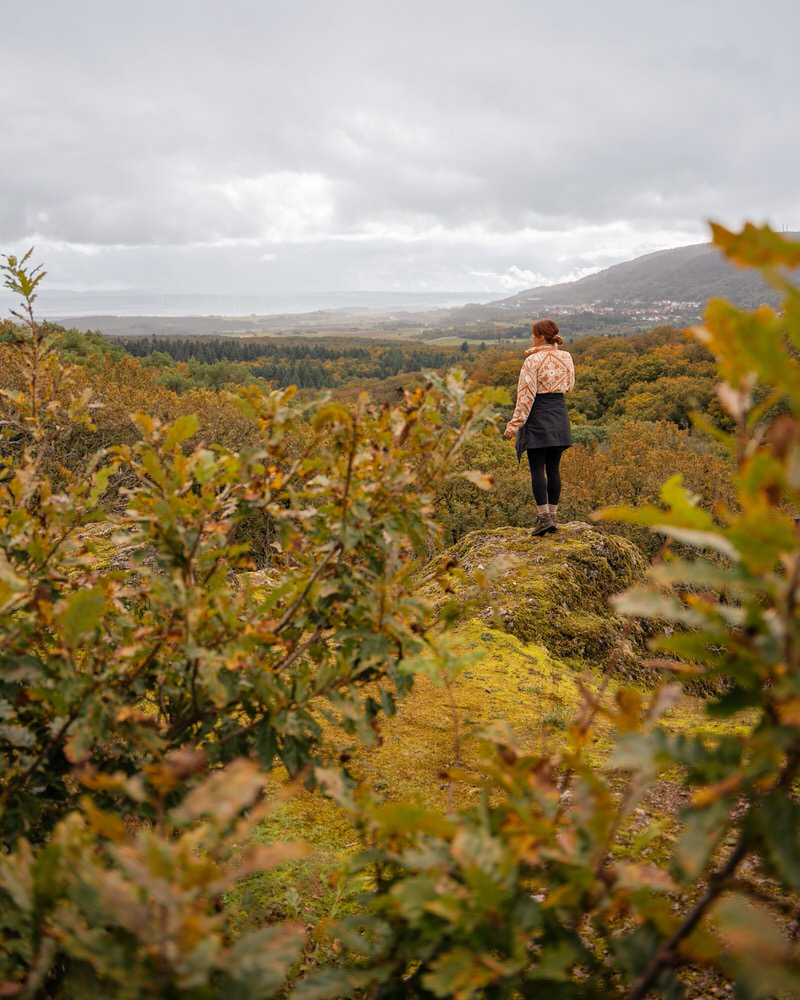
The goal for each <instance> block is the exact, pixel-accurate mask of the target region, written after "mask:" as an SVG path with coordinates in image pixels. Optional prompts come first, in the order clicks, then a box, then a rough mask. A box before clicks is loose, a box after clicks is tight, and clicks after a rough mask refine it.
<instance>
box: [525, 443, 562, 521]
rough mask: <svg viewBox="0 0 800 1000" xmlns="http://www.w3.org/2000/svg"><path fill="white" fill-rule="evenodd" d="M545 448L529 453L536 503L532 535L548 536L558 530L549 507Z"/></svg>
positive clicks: (534, 449) (535, 449)
mask: <svg viewBox="0 0 800 1000" xmlns="http://www.w3.org/2000/svg"><path fill="white" fill-rule="evenodd" d="M546 450H547V449H545V448H533V449H530V450H529V451H528V465H529V466H530V468H531V489H532V490H533V499H534V500H535V501H536V524H535V525H534V528H533V531H532V532H531V534H533V535H534V536H537V535H546V534H548V533H549V532H551V531H555V530H556V526H555V524H553V519H552V518H551V517H550V513H549V509H548V506H547V480H546V479H545V452H546Z"/></svg>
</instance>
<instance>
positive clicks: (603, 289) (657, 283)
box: [449, 233, 800, 336]
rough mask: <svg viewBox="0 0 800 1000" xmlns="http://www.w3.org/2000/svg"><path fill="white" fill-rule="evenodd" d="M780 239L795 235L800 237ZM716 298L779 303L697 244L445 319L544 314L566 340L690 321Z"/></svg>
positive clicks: (747, 273) (753, 276)
mask: <svg viewBox="0 0 800 1000" xmlns="http://www.w3.org/2000/svg"><path fill="white" fill-rule="evenodd" d="M787 235H788V236H789V237H791V238H794V239H798V238H800V233H788V234H787ZM797 275H798V277H800V269H798V272H797ZM715 297H722V298H726V299H729V300H730V301H731V302H735V303H736V304H737V305H740V306H742V307H745V308H753V307H755V306H758V305H760V304H761V303H762V302H767V303H770V304H772V305H775V304H776V303H777V301H778V295H777V293H776V292H775V291H774V290H773V289H771V288H770V287H769V286H767V285H765V284H764V282H763V281H762V280H761V277H760V275H759V274H757V273H756V272H754V271H752V270H750V269H747V268H737V267H734V266H733V265H731V264H729V263H728V261H727V260H726V259H725V258H724V257H723V256H722V254H721V253H720V252H719V251H718V250H717V248H716V247H715V246H713V245H712V244H710V243H697V244H694V245H692V246H687V247H676V248H674V249H672V250H659V251H657V252H655V253H649V254H645V256H643V257H637V258H636V259H635V260H631V261H626V262H625V263H623V264H615V265H614V266H613V267H609V268H606V269H605V270H603V271H598V272H597V273H596V274H591V275H589V276H587V277H585V278H581V279H580V280H578V281H570V282H565V283H563V284H560V285H549V286H543V287H539V288H530V289H527V290H526V291H524V292H519V293H518V294H516V295H512V296H511V297H509V298H506V299H500V300H498V301H496V302H490V303H487V304H486V305H480V306H479V305H474V306H466V307H464V308H463V309H455V310H451V311H450V313H449V318H450V319H451V321H453V322H455V323H458V322H459V320H460V321H461V322H462V323H463V324H465V325H466V326H473V325H474V324H480V323H481V322H483V323H502V322H506V323H509V322H511V323H513V322H514V321H515V320H517V321H519V322H522V321H530V319H531V318H535V317H536V316H542V315H545V314H548V313H550V314H553V315H555V316H560V317H564V327H565V332H566V333H567V334H569V335H571V336H577V335H581V334H583V333H586V332H599V331H601V330H602V329H603V328H604V327H605V328H608V332H632V331H634V330H636V329H645V328H647V327H651V326H653V324H657V323H672V324H675V325H686V324H688V323H694V322H697V321H698V320H699V319H700V317H701V315H702V312H703V308H704V306H705V303H706V302H707V301H708V300H709V299H710V298H715ZM567 317H573V318H572V319H571V320H568V319H567ZM573 327H574V329H573Z"/></svg>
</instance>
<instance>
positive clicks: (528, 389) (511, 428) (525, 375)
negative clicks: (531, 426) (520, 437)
mask: <svg viewBox="0 0 800 1000" xmlns="http://www.w3.org/2000/svg"><path fill="white" fill-rule="evenodd" d="M536 387H537V365H536V362H535V360H534V358H533V357H530V358H525V360H524V361H523V363H522V369H521V371H520V373H519V382H518V383H517V405H516V406H515V407H514V415H513V416H512V418H511V419H510V420H509V422H508V423H507V424H506V429H505V431H504V432H503V437H507V438H510V437H514V436H515V435H516V433H517V431H518V430H519V429H520V427H522V425H523V424H524V423H525V421H526V420H527V419H528V414H529V413H530V412H531V407H532V406H533V401H534V400H535V399H536Z"/></svg>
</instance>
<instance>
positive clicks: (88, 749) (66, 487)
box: [0, 226, 800, 1000]
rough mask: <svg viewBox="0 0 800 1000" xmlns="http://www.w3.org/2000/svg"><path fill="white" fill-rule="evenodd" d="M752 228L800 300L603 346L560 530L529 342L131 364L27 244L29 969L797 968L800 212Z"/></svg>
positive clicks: (517, 987) (472, 991)
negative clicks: (535, 485)
mask: <svg viewBox="0 0 800 1000" xmlns="http://www.w3.org/2000/svg"><path fill="white" fill-rule="evenodd" d="M714 236H715V241H716V243H717V245H718V246H719V247H720V248H721V249H722V250H723V251H724V252H725V253H726V255H727V256H728V257H729V258H730V259H731V260H732V261H733V262H735V263H737V264H740V265H745V266H749V267H754V268H758V269H759V270H761V271H762V272H763V275H764V277H765V279H766V280H768V281H770V282H771V283H772V284H773V285H774V287H775V288H776V290H777V291H778V292H779V293H780V295H781V296H782V308H781V310H780V311H775V310H773V309H771V308H769V307H761V308H759V309H756V310H754V311H752V312H748V311H743V310H740V309H738V308H736V307H734V306H732V305H730V304H728V303H726V302H723V301H720V300H717V301H714V302H711V303H710V304H709V305H708V307H707V309H706V313H705V319H704V323H703V325H702V326H701V327H699V328H698V329H696V330H695V331H693V335H692V337H691V338H687V337H686V336H684V335H683V334H682V333H679V332H677V331H674V330H670V329H666V328H664V329H658V330H654V331H651V332H649V333H646V334H643V335H642V336H639V337H630V338H626V339H616V338H603V337H601V338H587V339H586V340H584V341H581V342H578V343H575V344H574V345H572V346H571V349H572V351H573V354H574V357H575V361H576V368H577V371H578V385H577V388H576V391H575V393H574V395H573V397H572V399H571V400H570V406H571V416H572V418H573V423H574V427H575V435H576V444H575V445H574V446H573V448H571V449H570V450H569V451H568V453H567V455H566V456H565V459H564V467H563V473H564V480H565V492H564V497H563V502H562V505H561V506H560V508H559V509H560V515H561V520H562V522H563V521H566V522H569V523H567V524H563V523H562V526H561V527H560V528H559V531H558V532H557V533H556V535H555V536H554V537H552V538H551V537H545V538H532V537H531V536H530V533H529V531H528V528H529V526H530V523H531V521H532V510H531V500H530V487H529V484H528V482H527V474H526V471H525V470H524V469H520V468H519V467H518V466H517V463H516V459H515V457H514V454H513V450H512V448H511V445H510V443H509V442H508V441H505V440H503V439H502V438H501V436H500V429H501V428H502V427H503V426H504V423H505V421H506V420H507V418H508V416H509V415H510V413H511V409H512V407H513V402H514V401H513V389H514V386H515V383H516V378H517V373H518V371H519V365H520V362H521V353H520V351H519V350H505V349H496V348H485V349H482V350H478V349H475V348H473V347H470V346H469V345H467V346H466V347H465V348H464V349H463V350H462V349H461V348H456V349H455V350H454V351H452V352H447V351H442V352H439V354H438V355H437V353H436V352H435V351H432V352H430V353H428V352H426V351H424V350H419V351H418V353H417V354H416V355H415V353H414V352H415V350H417V349H416V347H414V348H410V349H408V350H407V351H406V350H405V349H404V348H399V349H398V353H397V354H393V353H392V351H393V349H394V348H393V347H392V346H389V345H382V344H374V345H369V347H368V348H367V349H366V351H365V352H364V353H358V350H359V349H358V348H357V347H356V346H355V345H348V344H336V345H333V344H324V345H316V344H314V345H299V344H283V345H281V344H275V345H274V347H275V354H274V355H273V356H270V355H264V356H261V357H252V358H242V359H238V360H237V359H234V358H227V357H216V358H215V357H211V356H209V357H208V358H207V359H200V358H198V357H196V356H195V357H188V358H186V359H175V358H173V357H172V356H171V355H170V354H169V353H168V352H167V351H160V352H159V351H158V350H156V351H155V352H154V351H153V350H152V349H151V350H149V351H148V353H147V354H145V355H144V356H142V357H134V356H133V355H132V354H131V353H129V352H126V351H125V350H124V349H123V345H121V344H119V343H116V342H114V341H111V340H106V338H104V337H103V336H102V334H100V333H90V334H80V333H78V332H77V331H69V330H64V329H62V328H58V327H55V326H53V325H51V324H40V323H39V322H38V319H37V316H36V307H35V303H36V298H37V294H38V288H39V285H40V283H41V281H42V280H43V279H44V277H45V276H44V273H43V271H42V269H41V267H36V266H35V265H34V262H33V261H32V260H31V254H30V253H29V254H27V255H26V256H25V257H23V258H21V259H18V258H16V257H13V256H7V257H5V258H4V261H5V263H4V264H2V265H0V266H1V267H2V273H3V277H4V281H5V284H6V287H7V288H9V289H10V290H11V291H13V292H14V294H15V296H16V297H17V298H18V299H19V302H20V305H19V307H18V308H17V310H16V312H15V314H14V315H13V317H12V318H11V319H10V320H8V321H5V322H4V323H3V326H2V330H1V331H0V332H1V333H2V342H1V343H0V379H2V386H1V388H2V394H1V395H0V434H1V435H2V442H1V444H0V497H1V498H2V504H0V542H2V552H1V553H0V758H1V759H2V767H1V768H0V993H2V995H3V996H8V997H27V998H31V1000H51V998H52V1000H56V998H64V1000H72V998H78V997H80V998H81V1000H84V998H93V997H94V998H97V1000H100V998H101V997H102V998H105V997H109V996H121V997H122V996H125V997H136V998H138V997H145V996H147V997H154V996H155V997H160V998H163V1000H176V998H191V1000H207V998H218V1000H223V998H227V997H231V996H242V997H251V998H254V1000H256V998H264V1000H268V998H289V997H291V998H292V1000H314V998H318V1000H325V998H330V1000H336V998H342V997H347V998H353V1000H367V998H385V1000H389V998H401V997H402V998H406V997H407V998H419V1000H430V998H432V997H441V998H446V997H454V998H457V1000H473V998H475V1000H477V998H484V997H485V998H500V997H506V998H509V1000H511V998H516V997H534V996H540V995H541V994H542V992H543V991H546V992H547V994H548V995H550V996H552V997H553V998H558V997H561V998H564V1000H572V998H586V1000H589V998H597V997H620V998H623V997H625V998H628V1000H643V998H645V997H669V998H679V997H687V998H688V997H701V996H711V995H717V994H723V995H724V994H725V993H727V992H731V991H734V992H735V995H736V996H738V997H741V998H742V1000H750V998H752V1000H767V998H770V997H787V998H788V997H792V996H796V995H798V994H799V993H800V948H799V947H798V938H799V937H800V897H798V893H799V892H800V869H799V868H798V861H797V859H798V857H800V784H799V783H800V712H798V706H799V705H800V616H798V614H797V609H798V606H800V536H798V529H797V524H798V518H800V483H799V482H798V471H797V470H798V468H800V364H798V358H797V353H798V350H800V291H798V290H797V289H796V288H794V287H793V286H792V285H791V284H790V283H789V282H788V281H787V279H786V278H785V277H784V276H783V275H784V272H783V270H782V269H788V268H792V267H796V266H797V265H798V264H800V245H798V244H793V243H791V242H789V241H787V240H785V239H783V238H781V237H780V236H779V235H778V234H775V233H772V232H771V231H770V230H769V229H766V228H763V229H756V228H755V227H752V226H748V227H746V228H745V230H744V231H743V232H742V233H740V234H733V233H729V232H727V231H726V230H724V229H722V228H720V227H715V228H714ZM158 343H161V342H156V346H158ZM197 343H201V342H200V341H198V342H197ZM146 346H149V345H146ZM249 346H251V345H248V348H249ZM317 348H319V349H328V350H330V351H331V352H332V354H331V356H322V355H317V356H313V355H312V354H306V355H303V354H302V353H299V354H297V355H294V356H293V355H292V354H291V353H289V352H290V351H291V350H295V349H297V350H298V351H302V350H306V349H308V350H309V351H313V350H316V349H317ZM177 349H178V348H177V346H176V350H177ZM190 349H191V348H190ZM195 349H197V348H195ZM214 349H216V348H214ZM225 349H226V348H225V346H224V345H223V346H221V347H220V348H219V350H225ZM348 352H351V353H348ZM159 354H160V356H159ZM265 357H266V358H267V359H268V360H266V361H265V360H264V358H265ZM437 357H438V358H439V360H440V361H442V366H441V368H440V370H438V371H437V370H434V369H435V368H436V366H435V365H433V364H431V363H430V359H431V358H437ZM450 358H453V359H455V360H457V361H458V363H459V366H460V368H461V369H462V370H461V371H459V370H452V369H451V367H450V362H449V360H448V359H450ZM311 361H314V362H316V363H318V364H319V365H320V366H322V367H323V368H324V366H326V365H330V366H332V367H333V369H334V370H335V371H337V372H339V373H340V374H341V375H342V380H341V382H339V383H337V384H334V385H333V386H331V387H329V388H328V390H327V392H325V393H323V394H320V393H318V392H316V391H314V389H313V387H307V388H303V389H299V390H298V389H295V388H294V387H292V386H284V385H281V384H280V382H281V380H280V379H279V378H278V377H277V375H276V374H275V372H273V376H272V377H271V378H269V379H268V378H265V377H263V376H259V375H258V374H256V373H255V368H256V367H257V366H259V365H264V366H268V365H269V364H275V365H276V366H277V365H279V364H282V365H284V366H285V368H286V369H287V371H285V372H284V374H285V375H286V377H287V378H288V368H289V366H290V365H291V366H298V367H302V366H303V365H307V364H309V363H310V362H311ZM412 363H413V364H415V365H417V366H418V367H416V368H413V369H412V368H411V367H409V368H407V369H405V368H398V369H397V371H394V372H393V371H392V370H391V369H392V366H393V365H394V364H398V365H400V364H402V365H406V364H407V365H409V366H411V364H412ZM224 366H231V367H228V368H226V367H224ZM337 366H338V367H337ZM384 367H385V370H386V372H387V374H386V375H381V374H377V375H376V374H374V373H375V372H376V370H377V371H378V372H381V371H383V370H384ZM210 372H214V376H213V378H212V377H211V376H210V375H209V373H210ZM281 377H283V376H281ZM598 508H601V510H600V512H599V513H598V512H597V509H598ZM583 518H592V519H593V520H595V521H598V519H599V521H598V523H597V524H595V525H594V526H592V527H590V526H589V525H587V524H585V523H583V522H582V520H581V519H583ZM622 536H625V537H622ZM620 590H622V591H623V592H622V593H619V591H620ZM421 761H432V762H435V769H434V770H433V771H430V770H427V769H425V768H423V769H422V770H420V766H421V765H420V762H421Z"/></svg>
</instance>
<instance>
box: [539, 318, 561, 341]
mask: <svg viewBox="0 0 800 1000" xmlns="http://www.w3.org/2000/svg"><path fill="white" fill-rule="evenodd" d="M531 333H532V334H533V335H534V337H544V339H545V340H546V341H547V343H548V344H563V343H564V341H563V339H562V338H561V337H559V335H558V324H557V323H556V321H555V320H554V319H537V320H536V322H535V323H534V324H533V326H532V327H531Z"/></svg>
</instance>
